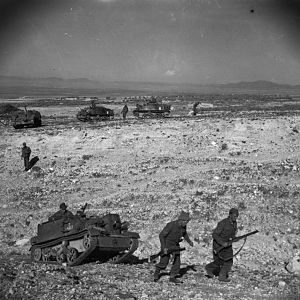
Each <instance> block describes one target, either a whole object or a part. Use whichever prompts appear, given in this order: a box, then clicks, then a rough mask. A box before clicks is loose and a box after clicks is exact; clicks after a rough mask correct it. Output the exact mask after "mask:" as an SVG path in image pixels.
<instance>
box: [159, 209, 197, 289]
mask: <svg viewBox="0 0 300 300" xmlns="http://www.w3.org/2000/svg"><path fill="white" fill-rule="evenodd" d="M189 221H190V216H189V213H187V212H184V211H182V212H181V214H180V215H179V217H178V220H176V221H172V222H169V223H167V225H166V226H165V227H164V229H163V230H162V231H161V233H160V234H159V239H160V244H161V250H162V251H163V252H164V255H162V256H161V258H160V262H159V263H158V264H157V265H156V268H155V273H154V281H155V282H156V281H158V280H159V277H160V271H161V270H164V269H166V267H167V266H168V264H169V261H170V257H171V254H168V248H173V247H178V246H179V243H180V242H181V241H182V238H184V239H185V240H186V241H187V242H188V243H189V244H190V245H191V246H193V245H194V244H193V242H192V241H191V240H190V238H189V236H188V234H187V232H186V226H187V223H188V222H189ZM172 254H173V256H174V260H173V265H172V268H171V272H170V282H173V283H175V284H176V283H180V282H179V281H178V279H176V276H177V275H178V274H179V271H180V252H179V251H175V252H173V253H172Z"/></svg>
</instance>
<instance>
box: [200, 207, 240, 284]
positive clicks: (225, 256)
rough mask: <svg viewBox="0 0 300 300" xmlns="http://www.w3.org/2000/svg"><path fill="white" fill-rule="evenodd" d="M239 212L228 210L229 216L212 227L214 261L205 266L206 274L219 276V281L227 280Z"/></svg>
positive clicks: (234, 209) (211, 276) (232, 209)
mask: <svg viewBox="0 0 300 300" xmlns="http://www.w3.org/2000/svg"><path fill="white" fill-rule="evenodd" d="M238 216H239V212H238V210H237V209H236V208H231V209H230V210H229V216H228V217H227V218H226V219H224V220H222V221H220V222H219V223H218V225H217V227H216V228H215V229H214V231H213V234H212V237H213V259H214V261H213V262H211V263H210V264H208V265H206V266H205V270H206V272H207V276H208V277H209V278H213V277H214V276H219V281H222V282H229V281H230V279H229V278H228V273H229V271H230V270H231V268H232V265H233V249H232V239H233V238H234V237H235V235H236V232H237V222H236V220H237V218H238Z"/></svg>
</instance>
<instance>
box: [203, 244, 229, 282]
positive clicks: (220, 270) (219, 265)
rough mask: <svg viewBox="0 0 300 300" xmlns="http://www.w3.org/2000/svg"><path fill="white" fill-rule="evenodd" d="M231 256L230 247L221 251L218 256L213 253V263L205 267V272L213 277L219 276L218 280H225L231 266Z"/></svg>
mask: <svg viewBox="0 0 300 300" xmlns="http://www.w3.org/2000/svg"><path fill="white" fill-rule="evenodd" d="M232 255H233V251H232V247H229V249H223V250H222V251H220V253H219V255H218V254H215V252H213V262H211V263H209V264H207V265H206V266H205V269H206V271H207V272H208V273H210V274H213V275H215V276H219V279H226V278H227V277H228V273H229V272H230V270H231V268H232V265H233V258H232Z"/></svg>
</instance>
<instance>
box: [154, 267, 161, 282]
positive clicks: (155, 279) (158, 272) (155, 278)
mask: <svg viewBox="0 0 300 300" xmlns="http://www.w3.org/2000/svg"><path fill="white" fill-rule="evenodd" d="M159 277H160V270H159V269H158V268H156V269H155V272H154V279H153V280H154V282H157V281H158V280H159Z"/></svg>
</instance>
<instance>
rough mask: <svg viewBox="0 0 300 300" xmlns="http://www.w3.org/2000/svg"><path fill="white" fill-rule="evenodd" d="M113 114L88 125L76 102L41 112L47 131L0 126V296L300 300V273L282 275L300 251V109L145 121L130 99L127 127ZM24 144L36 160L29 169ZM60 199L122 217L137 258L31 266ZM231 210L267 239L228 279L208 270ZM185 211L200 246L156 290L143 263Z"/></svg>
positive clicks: (258, 238) (237, 261) (180, 112)
mask: <svg viewBox="0 0 300 300" xmlns="http://www.w3.org/2000/svg"><path fill="white" fill-rule="evenodd" d="M45 103H46V102H45ZM18 105H19V104H18ZM39 105H40V102H39ZM264 105H265V104H264ZM81 106H82V105H81ZM107 107H110V108H113V109H115V112H116V118H115V120H113V121H107V122H103V121H101V122H94V123H82V122H80V121H78V120H77V119H76V117H75V115H76V112H77V111H78V106H77V105H68V104H67V103H63V104H61V105H59V103H57V104H55V103H52V104H51V105H43V106H38V107H35V109H37V110H39V111H40V112H41V113H42V116H43V126H42V127H40V128H28V129H22V130H15V129H14V128H13V127H4V126H1V127H0V140H1V142H0V149H1V152H0V207H1V210H0V216H1V218H0V220H1V222H0V237H1V239H0V253H1V257H2V259H1V263H0V298H1V299H48V300H50V299H212V300H213V299H220V300H221V299H300V288H299V286H300V280H299V277H297V276H296V275H293V274H289V273H288V272H287V271H286V270H285V268H284V266H285V262H287V261H288V260H289V259H290V258H291V257H293V256H294V255H295V254H296V253H297V252H299V251H300V250H299V249H300V239H299V234H300V224H299V217H300V200H299V199H300V151H299V150H300V133H299V132H300V113H299V110H290V111H288V110H284V111H281V110H280V108H276V107H275V108H274V107H273V108H272V109H271V110H270V109H269V110H264V109H262V110H260V111H246V110H244V111H243V110H241V111H235V112H232V113H231V112H230V110H229V112H228V110H227V111H226V112H223V111H218V112H214V111H209V112H204V111H200V112H199V113H198V115H197V116H196V117H191V116H188V113H189V111H190V109H191V107H192V103H186V104H185V105H181V104H179V103H174V109H173V111H172V114H171V116H172V117H170V118H165V119H145V120H141V119H136V118H134V117H133V116H132V113H131V111H132V109H133V105H132V104H130V105H129V109H130V112H129V115H128V119H127V120H126V121H123V120H122V119H121V118H120V116H119V113H120V111H121V108H122V104H121V103H119V104H110V105H107ZM183 107H184V108H183ZM23 142H27V144H28V145H29V146H30V147H31V149H32V157H33V156H36V155H37V156H38V157H39V158H40V160H39V162H38V163H37V164H36V166H35V167H34V168H33V169H32V170H31V171H30V172H24V170H23V161H22V159H21V157H20V152H21V146H22V143H23ZM61 202H66V203H67V204H68V205H69V209H70V210H71V211H73V212H76V211H77V210H78V209H79V208H80V207H81V206H82V205H83V204H85V203H86V202H88V203H89V204H90V207H89V209H88V210H87V214H88V215H104V214H106V213H108V212H111V213H118V214H120V216H121V219H122V220H124V221H128V222H130V230H132V231H136V232H139V233H140V236H141V238H140V244H139V248H138V250H137V251H136V252H135V253H134V255H135V257H136V260H135V263H128V264H122V265H113V264H111V263H109V262H107V263H97V262H92V263H88V264H84V265H81V266H77V267H74V268H65V267H63V266H60V265H44V264H37V263H31V262H30V261H29V248H30V243H29V239H30V238H31V237H33V236H34V235H36V230H37V225H38V224H39V223H41V222H44V221H46V220H47V219H48V217H49V216H50V215H51V214H52V213H53V212H55V211H56V210H57V209H58V206H59V203H61ZM233 206H235V207H238V208H239V210H240V216H239V219H238V229H239V233H238V234H239V235H240V234H244V233H247V232H249V231H253V230H255V229H257V230H259V233H258V234H256V235H254V236H252V237H249V238H248V240H247V243H246V245H245V247H244V249H243V250H242V251H241V252H240V254H239V255H238V256H236V257H235V258H234V267H233V270H232V273H231V282H230V283H228V284H221V283H219V282H218V280H217V279H208V278H206V277H205V272H204V269H203V267H204V265H205V264H206V263H208V262H210V261H211V257H212V253H211V252H212V251H211V250H212V249H211V248H212V239H211V232H212V230H213V228H214V227H215V226H216V224H217V222H218V221H220V220H221V219H222V218H225V217H226V216H227V214H228V210H229V209H230V208H231V207H233ZM181 210H186V211H189V212H190V214H191V216H192V220H191V221H190V223H189V224H188V232H189V234H190V237H191V239H192V240H193V241H194V247H190V246H189V245H188V244H186V243H185V242H182V243H181V245H182V246H184V247H186V248H187V250H186V251H185V252H183V253H182V266H181V267H182V270H181V271H182V278H181V280H182V282H183V283H182V284H181V285H173V284H170V283H169V281H168V276H167V272H166V276H163V277H162V278H161V279H160V281H159V282H158V283H154V282H153V271H154V265H153V264H150V263H147V262H143V261H144V259H145V258H147V257H148V256H149V255H150V254H154V253H156V252H157V251H158V250H159V239H158V234H159V232H160V231H161V230H162V228H163V226H164V225H165V224H166V223H167V222H169V221H171V220H174V219H175V218H176V217H177V216H178V214H179V213H180V211H181ZM240 246H241V242H239V243H236V244H235V245H234V249H235V251H237V250H238V249H239V247H240ZM167 271H168V270H167Z"/></svg>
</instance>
